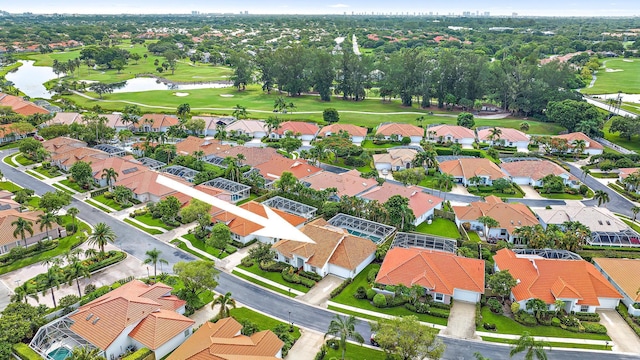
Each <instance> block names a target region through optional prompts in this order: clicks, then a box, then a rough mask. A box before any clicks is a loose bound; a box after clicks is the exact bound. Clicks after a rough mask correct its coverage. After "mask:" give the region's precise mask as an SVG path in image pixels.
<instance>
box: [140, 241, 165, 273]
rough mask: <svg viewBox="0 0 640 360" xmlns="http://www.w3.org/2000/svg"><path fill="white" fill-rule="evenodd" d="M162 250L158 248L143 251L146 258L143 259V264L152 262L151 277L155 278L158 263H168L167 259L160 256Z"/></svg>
mask: <svg viewBox="0 0 640 360" xmlns="http://www.w3.org/2000/svg"><path fill="white" fill-rule="evenodd" d="M160 254H162V251H160V250H158V249H155V248H154V249H153V250H149V251H147V252H146V253H145V255H147V258H146V259H144V263H145V264H153V278H154V279H155V278H156V277H157V275H158V263H160V264H168V262H167V260H165V259H163V258H161V257H160Z"/></svg>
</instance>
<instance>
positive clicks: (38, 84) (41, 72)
mask: <svg viewBox="0 0 640 360" xmlns="http://www.w3.org/2000/svg"><path fill="white" fill-rule="evenodd" d="M20 62H21V63H22V66H20V67H19V68H18V70H16V71H14V72H10V73H8V74H7V75H6V76H5V78H6V79H7V80H9V81H11V82H13V83H14V84H15V87H17V88H18V89H20V91H22V92H23V93H25V94H26V95H27V96H29V97H31V98H42V99H51V95H53V94H51V93H50V92H49V91H48V90H47V89H45V87H44V85H42V84H44V83H45V82H47V81H49V80H51V79H56V78H57V77H58V75H56V74H55V73H54V72H53V68H51V67H49V66H33V63H34V61H32V60H22V61H20Z"/></svg>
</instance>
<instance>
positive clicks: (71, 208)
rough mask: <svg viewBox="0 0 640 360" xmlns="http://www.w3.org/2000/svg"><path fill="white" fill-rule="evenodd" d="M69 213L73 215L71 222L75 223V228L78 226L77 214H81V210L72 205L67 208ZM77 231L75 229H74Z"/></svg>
mask: <svg viewBox="0 0 640 360" xmlns="http://www.w3.org/2000/svg"><path fill="white" fill-rule="evenodd" d="M67 214H68V215H70V216H71V223H72V224H73V228H74V229H77V228H78V223H77V216H78V214H80V210H78V208H77V207H70V208H68V209H67ZM74 232H75V230H74Z"/></svg>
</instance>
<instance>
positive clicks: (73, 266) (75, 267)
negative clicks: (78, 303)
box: [65, 255, 91, 297]
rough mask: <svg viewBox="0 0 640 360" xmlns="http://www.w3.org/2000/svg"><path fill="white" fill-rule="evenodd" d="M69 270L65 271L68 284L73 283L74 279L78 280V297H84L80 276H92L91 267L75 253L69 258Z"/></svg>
mask: <svg viewBox="0 0 640 360" xmlns="http://www.w3.org/2000/svg"><path fill="white" fill-rule="evenodd" d="M67 263H68V265H67V271H66V272H65V277H66V278H65V280H66V281H67V284H68V285H71V284H73V281H74V280H75V282H76V287H77V289H78V297H82V292H81V291H80V278H81V277H87V278H90V277H91V272H90V271H89V268H88V267H87V266H86V265H84V264H83V263H82V261H80V259H79V258H78V256H76V255H74V256H71V257H69V258H67Z"/></svg>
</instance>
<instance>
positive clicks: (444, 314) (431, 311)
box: [429, 308, 449, 319]
mask: <svg viewBox="0 0 640 360" xmlns="http://www.w3.org/2000/svg"><path fill="white" fill-rule="evenodd" d="M429 315H431V316H435V317H439V318H444V319H447V318H448V317H449V312H448V311H447V310H442V309H436V308H430V309H429Z"/></svg>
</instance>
